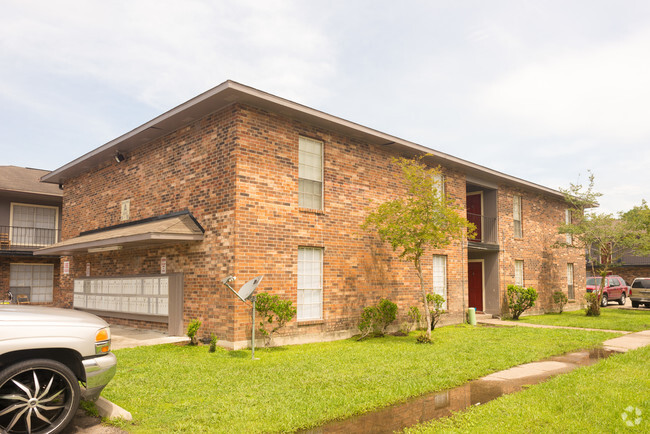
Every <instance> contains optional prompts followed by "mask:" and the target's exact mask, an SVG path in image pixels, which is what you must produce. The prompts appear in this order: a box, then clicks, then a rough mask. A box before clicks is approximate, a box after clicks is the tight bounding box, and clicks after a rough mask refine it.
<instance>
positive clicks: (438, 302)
mask: <svg viewBox="0 0 650 434" xmlns="http://www.w3.org/2000/svg"><path fill="white" fill-rule="evenodd" d="M427 303H428V304H429V312H430V313H431V331H433V330H434V329H435V328H436V324H438V321H440V318H442V314H443V313H445V310H444V309H443V308H442V305H443V304H445V298H444V297H443V296H442V295H440V294H427Z"/></svg>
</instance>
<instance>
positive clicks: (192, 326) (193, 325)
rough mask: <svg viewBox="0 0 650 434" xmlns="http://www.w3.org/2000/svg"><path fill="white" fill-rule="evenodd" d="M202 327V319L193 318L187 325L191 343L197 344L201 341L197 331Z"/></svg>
mask: <svg viewBox="0 0 650 434" xmlns="http://www.w3.org/2000/svg"><path fill="white" fill-rule="evenodd" d="M199 328H201V321H199V320H198V319H193V320H192V321H190V323H189V324H188V326H187V337H188V338H190V345H197V344H198V343H199V340H198V337H197V336H196V333H197V332H198V331H199Z"/></svg>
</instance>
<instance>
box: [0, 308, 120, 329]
mask: <svg viewBox="0 0 650 434" xmlns="http://www.w3.org/2000/svg"><path fill="white" fill-rule="evenodd" d="M35 323H39V324H40V325H41V326H47V325H52V326H62V325H70V326H74V325H77V326H79V325H82V326H85V327H93V328H95V327H96V328H98V329H100V328H102V327H107V326H108V323H107V322H106V321H104V320H103V319H101V318H99V317H98V316H95V315H92V314H90V313H86V312H81V311H78V310H72V309H59V308H55V307H46V306H18V305H0V326H2V327H5V326H11V325H14V324H15V325H17V326H19V325H20V324H32V325H33V324H35Z"/></svg>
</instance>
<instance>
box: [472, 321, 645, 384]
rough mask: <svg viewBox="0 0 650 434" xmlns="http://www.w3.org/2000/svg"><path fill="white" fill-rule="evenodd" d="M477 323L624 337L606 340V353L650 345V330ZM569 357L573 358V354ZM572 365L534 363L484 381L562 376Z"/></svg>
mask: <svg viewBox="0 0 650 434" xmlns="http://www.w3.org/2000/svg"><path fill="white" fill-rule="evenodd" d="M477 323H479V324H489V325H495V326H502V327H533V328H548V329H569V330H592V331H601V332H611V333H618V334H621V335H623V336H619V337H616V338H612V339H608V340H606V341H605V342H603V349H604V350H605V351H615V352H619V353H624V352H626V351H629V350H635V349H637V348H641V347H644V346H646V345H650V330H644V331H640V332H635V333H632V332H627V331H621V330H602V329H586V328H579V327H564V326H551V325H543V324H528V323H524V322H514V321H502V320H500V319H493V318H480V319H477ZM572 354H573V353H572ZM576 354H579V353H576ZM567 356H571V354H569V355H567ZM560 357H561V356H560ZM565 358H566V357H565ZM570 365H571V361H570V360H548V361H540V362H532V363H526V364H524V365H520V366H515V367H514V368H510V369H506V370H505V371H501V372H495V373H493V374H490V375H488V376H487V377H484V378H483V379H484V380H488V381H504V380H513V379H516V378H517V379H521V378H527V377H540V376H548V375H549V374H550V375H555V374H562V373H565V372H567V371H568V370H571V366H570Z"/></svg>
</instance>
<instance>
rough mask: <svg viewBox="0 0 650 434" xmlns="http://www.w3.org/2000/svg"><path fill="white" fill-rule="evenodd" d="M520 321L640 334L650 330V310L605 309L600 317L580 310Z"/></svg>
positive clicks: (601, 311) (522, 318) (523, 318)
mask: <svg viewBox="0 0 650 434" xmlns="http://www.w3.org/2000/svg"><path fill="white" fill-rule="evenodd" d="M519 321H521V322H526V323H530V324H544V325H553V326H563V327H580V328H592V329H600V330H623V331H630V332H638V331H641V330H648V329H650V309H648V310H647V311H639V310H627V309H607V308H605V309H601V310H600V316H587V315H585V311H584V309H580V310H575V311H571V312H563V313H561V314H558V313H547V314H544V315H534V316H525V317H521V318H519Z"/></svg>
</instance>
